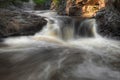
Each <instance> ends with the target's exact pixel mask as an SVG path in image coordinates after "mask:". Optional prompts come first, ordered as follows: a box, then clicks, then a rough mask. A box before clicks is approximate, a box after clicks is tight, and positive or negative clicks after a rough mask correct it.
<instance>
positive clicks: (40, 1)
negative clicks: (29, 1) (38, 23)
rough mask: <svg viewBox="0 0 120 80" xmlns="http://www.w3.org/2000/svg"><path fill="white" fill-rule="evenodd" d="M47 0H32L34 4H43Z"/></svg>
mask: <svg viewBox="0 0 120 80" xmlns="http://www.w3.org/2000/svg"><path fill="white" fill-rule="evenodd" d="M47 1H48V0H34V2H35V3H36V4H44V3H45V2H47Z"/></svg>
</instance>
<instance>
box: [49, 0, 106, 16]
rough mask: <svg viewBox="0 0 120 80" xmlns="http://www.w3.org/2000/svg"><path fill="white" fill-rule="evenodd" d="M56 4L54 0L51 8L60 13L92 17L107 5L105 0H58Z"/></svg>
mask: <svg viewBox="0 0 120 80" xmlns="http://www.w3.org/2000/svg"><path fill="white" fill-rule="evenodd" d="M58 1H59V3H58V4H56V3H55V2H54V0H53V2H52V5H51V9H52V10H53V9H55V10H57V11H58V13H59V14H67V15H70V16H84V17H92V16H93V15H94V14H95V13H96V12H97V11H98V10H100V9H101V8H104V7H105V2H104V0H58Z"/></svg>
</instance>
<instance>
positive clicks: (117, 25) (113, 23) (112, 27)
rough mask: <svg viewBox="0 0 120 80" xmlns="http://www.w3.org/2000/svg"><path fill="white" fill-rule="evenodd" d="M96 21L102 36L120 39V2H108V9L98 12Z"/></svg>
mask: <svg viewBox="0 0 120 80" xmlns="http://www.w3.org/2000/svg"><path fill="white" fill-rule="evenodd" d="M96 21H97V24H98V28H97V29H98V33H99V34H100V35H102V36H105V37H109V38H113V39H120V0H108V1H106V7H105V8H104V9H102V10H100V11H98V12H97V14H96Z"/></svg>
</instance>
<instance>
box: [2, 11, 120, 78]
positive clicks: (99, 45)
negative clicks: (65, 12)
mask: <svg viewBox="0 0 120 80" xmlns="http://www.w3.org/2000/svg"><path fill="white" fill-rule="evenodd" d="M29 12H30V13H32V14H36V15H39V16H43V17H46V18H45V19H46V20H47V21H48V23H47V25H46V26H44V28H43V29H42V31H40V32H39V33H36V34H35V35H34V36H24V37H15V38H7V39H5V41H4V42H3V44H5V45H8V46H7V47H6V46H5V47H2V48H0V53H1V54H2V52H7V53H12V52H16V53H21V54H23V55H20V54H19V55H18V56H19V57H18V56H17V54H16V55H15V56H13V57H12V58H10V60H11V61H12V62H14V61H17V62H19V61H22V60H23V61H24V60H25V59H26V58H27V57H29V55H30V54H34V52H35V54H37V53H36V52H38V54H39V55H40V56H39V55H38V56H36V57H40V59H39V60H42V57H43V61H42V62H43V63H38V61H39V60H36V59H37V58H36V57H33V61H34V58H36V59H35V62H34V63H30V65H32V64H33V66H34V64H35V63H36V64H37V65H38V64H39V65H38V67H37V68H34V67H36V66H34V67H32V69H33V70H34V69H35V71H34V72H33V73H31V74H30V73H27V74H26V73H25V72H23V75H25V76H27V75H28V77H27V78H24V77H23V75H20V76H22V77H23V78H22V77H21V78H19V77H18V78H15V79H16V80H24V79H25V80H120V71H119V70H120V66H118V68H116V66H114V65H113V68H112V67H111V65H110V64H111V63H112V62H113V63H117V62H118V64H116V65H119V61H120V59H119V57H120V42H119V41H115V40H110V39H106V38H103V37H101V36H100V35H99V34H98V33H97V31H96V28H97V24H96V22H95V19H89V20H85V21H83V22H81V24H80V26H79V25H78V26H79V28H78V32H75V28H76V26H75V25H74V20H73V21H72V19H71V18H69V17H66V16H58V15H57V14H56V12H52V11H29ZM67 21H68V22H67ZM81 29H82V30H81ZM79 31H80V32H79ZM77 33H80V34H77ZM81 33H82V34H81ZM91 35H92V36H91ZM76 36H77V37H76ZM46 48H47V50H48V51H46ZM66 48H67V49H66ZM49 49H51V51H49ZM56 50H58V51H56ZM59 50H60V51H59ZM39 51H43V52H39ZM45 51H46V52H45ZM52 51H53V52H52ZM54 51H55V52H54ZM49 53H50V55H49ZM77 53H79V55H78V54H77ZM24 54H26V55H24ZM28 54H29V55H28ZM44 55H48V56H52V57H50V58H49V57H47V59H48V60H47V61H45V60H46V56H44ZM82 55H84V56H82ZM16 56H17V57H16ZM41 56H42V57H41ZM81 56H82V57H81ZM22 57H23V58H22ZM44 58H45V60H44ZM54 58H55V59H54ZM56 58H57V59H56ZM82 58H84V60H83V63H81V61H82V60H81V59H82ZM28 62H29V61H28ZM28 64H29V63H28ZM21 65H22V64H21ZM26 65H27V64H26ZM30 65H29V66H30ZM29 66H28V69H29ZM23 67H24V65H23ZM18 68H19V66H18ZM30 68H31V67H30ZM114 68H115V69H114ZM13 69H14V68H13ZM22 69H24V68H22ZM15 70H17V68H15ZM24 70H25V69H24ZM26 72H27V69H26ZM28 72H29V71H28ZM16 74H17V73H16ZM11 75H12V74H11ZM11 75H10V76H11ZM13 75H14V73H13ZM10 78H11V79H12V77H10ZM56 78H57V79H56Z"/></svg>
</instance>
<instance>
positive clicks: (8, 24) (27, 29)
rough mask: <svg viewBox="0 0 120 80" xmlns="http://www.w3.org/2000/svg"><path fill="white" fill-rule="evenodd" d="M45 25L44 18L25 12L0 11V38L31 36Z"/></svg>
mask: <svg viewBox="0 0 120 80" xmlns="http://www.w3.org/2000/svg"><path fill="white" fill-rule="evenodd" d="M46 23H47V21H46V20H45V19H44V18H42V17H40V16H36V15H33V14H30V13H27V12H23V11H10V10H5V9H0V37H9V36H18V35H33V34H35V33H36V32H38V31H40V30H41V29H42V28H43V26H44V25H46Z"/></svg>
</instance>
